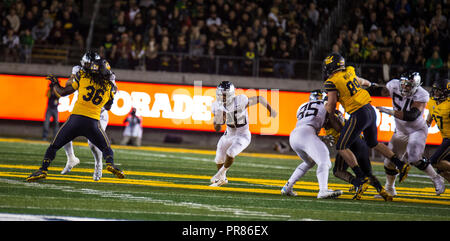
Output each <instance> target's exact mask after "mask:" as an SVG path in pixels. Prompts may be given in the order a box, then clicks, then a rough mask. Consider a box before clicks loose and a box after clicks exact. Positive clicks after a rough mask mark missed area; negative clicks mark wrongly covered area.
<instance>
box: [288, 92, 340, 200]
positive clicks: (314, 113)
mask: <svg viewBox="0 0 450 241" xmlns="http://www.w3.org/2000/svg"><path fill="white" fill-rule="evenodd" d="M323 96H325V93H322V91H320V90H314V91H312V92H311V94H310V98H309V99H310V100H309V102H307V103H304V104H303V105H301V106H300V107H299V108H298V110H297V124H296V127H295V129H294V130H293V131H292V132H291V134H290V136H289V143H290V144H291V147H292V149H293V150H294V151H295V152H296V153H297V155H298V156H299V157H300V158H301V159H302V160H303V162H302V163H301V164H300V165H299V166H298V167H297V168H296V169H295V171H294V172H293V173H292V175H291V177H290V178H289V180H288V181H287V183H286V184H285V185H284V187H283V188H282V189H281V194H282V195H287V196H296V195H297V194H296V193H295V192H294V191H293V187H294V184H295V183H296V182H297V181H298V180H299V179H300V178H301V177H303V176H304V175H305V174H306V172H308V170H309V169H311V168H312V167H313V166H314V165H315V164H317V171H316V175H317V181H318V182H319V193H318V194H317V198H319V199H322V198H337V197H339V196H340V195H342V191H341V190H336V191H333V190H330V189H328V173H329V170H330V168H331V161H330V154H329V151H328V147H327V146H326V145H325V143H324V142H323V141H322V140H320V138H319V136H318V134H319V132H320V129H322V127H323V126H324V124H325V123H326V121H327V113H328V112H327V110H326V109H325V104H324V100H323Z"/></svg>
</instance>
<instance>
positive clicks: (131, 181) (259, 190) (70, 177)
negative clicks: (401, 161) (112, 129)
mask: <svg viewBox="0 0 450 241" xmlns="http://www.w3.org/2000/svg"><path fill="white" fill-rule="evenodd" d="M28 175H29V174H27V173H19V172H0V176H3V177H18V178H26V177H27V176H28ZM47 179H49V180H62V181H75V182H95V181H94V180H92V178H91V177H88V176H74V175H57V174H56V175H50V176H47ZM101 182H102V183H114V184H131V185H143V186H153V187H167V188H183V189H193V190H220V191H231V192H246V193H259V194H277V195H280V190H279V189H277V190H274V189H266V188H237V187H229V186H228V187H210V186H207V185H195V184H177V183H172V182H163V181H153V180H137V179H117V178H107V177H103V178H102V179H101ZM302 188H304V187H302ZM296 191H297V194H298V195H299V196H308V197H316V196H317V194H316V193H313V192H305V191H299V190H296ZM397 193H398V196H397V197H396V198H394V201H396V202H397V201H401V202H415V203H430V204H443V205H450V201H448V199H446V198H444V197H442V196H440V197H431V196H430V198H433V199H412V198H406V197H408V196H409V197H415V198H417V196H413V195H411V194H406V195H403V194H400V192H399V191H397ZM400 195H401V196H400ZM441 195H442V194H441ZM352 197H353V195H348V194H343V195H341V197H340V198H343V199H351V198H352ZM363 199H364V200H377V201H383V200H382V199H376V198H374V197H373V196H372V197H369V196H367V195H366V196H363Z"/></svg>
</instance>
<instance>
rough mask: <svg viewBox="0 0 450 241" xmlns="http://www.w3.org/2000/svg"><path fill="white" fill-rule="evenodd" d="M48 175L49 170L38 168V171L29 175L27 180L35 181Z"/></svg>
mask: <svg viewBox="0 0 450 241" xmlns="http://www.w3.org/2000/svg"><path fill="white" fill-rule="evenodd" d="M46 177H47V171H44V170H41V169H38V170H37V171H35V172H33V173H32V174H31V175H30V176H28V177H27V179H26V181H27V182H33V181H36V180H39V179H44V178H46Z"/></svg>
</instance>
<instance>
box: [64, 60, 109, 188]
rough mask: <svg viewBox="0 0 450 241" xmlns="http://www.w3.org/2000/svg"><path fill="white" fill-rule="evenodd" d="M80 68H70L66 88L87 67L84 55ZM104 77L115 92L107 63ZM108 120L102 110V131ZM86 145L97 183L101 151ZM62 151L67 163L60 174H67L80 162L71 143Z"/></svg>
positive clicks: (101, 168)
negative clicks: (92, 158)
mask: <svg viewBox="0 0 450 241" xmlns="http://www.w3.org/2000/svg"><path fill="white" fill-rule="evenodd" d="M100 59H101V58H100V56H99V55H96V56H95V61H100ZM80 62H81V66H80V65H76V66H74V67H73V68H72V74H71V76H70V78H69V79H68V80H67V83H66V86H67V85H71V84H72V83H73V81H74V79H75V77H76V75H77V74H78V72H79V71H80V70H82V69H83V66H84V68H86V67H87V65H88V64H89V58H88V56H87V55H86V54H85V55H83V57H82V59H81V61H80ZM104 74H105V77H107V78H108V77H109V80H110V81H111V82H112V83H113V84H114V90H117V87H116V84H115V83H116V81H115V80H116V76H115V74H114V73H113V72H112V71H111V67H110V66H109V63H108V62H106V71H105V73H104ZM108 119H109V115H108V111H107V110H106V109H105V108H102V110H101V112H100V120H99V123H100V126H101V128H102V129H103V131H105V130H106V127H107V126H108ZM88 145H89V149H91V152H92V155H93V156H94V161H95V162H94V163H95V164H94V174H93V179H94V181H99V180H100V179H101V178H102V170H103V163H102V159H103V155H102V151H101V150H100V149H98V148H97V147H96V146H95V145H94V144H93V143H92V142H91V141H89V140H88ZM64 151H65V152H66V156H67V162H66V166H65V167H64V169H63V170H62V171H61V174H67V173H69V172H70V171H71V170H72V168H74V167H75V166H76V165H78V164H79V163H80V160H79V159H78V158H77V157H76V156H75V153H74V151H73V144H72V141H70V142H69V143H67V144H66V145H64Z"/></svg>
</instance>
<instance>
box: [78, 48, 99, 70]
mask: <svg viewBox="0 0 450 241" xmlns="http://www.w3.org/2000/svg"><path fill="white" fill-rule="evenodd" d="M100 60H101V58H100V55H98V54H97V53H96V52H93V51H88V52H86V53H85V54H84V55H83V57H82V58H81V61H80V63H81V67H83V69H84V70H85V71H89V72H92V73H98V72H99V70H100V66H99V64H98V61H100Z"/></svg>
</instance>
